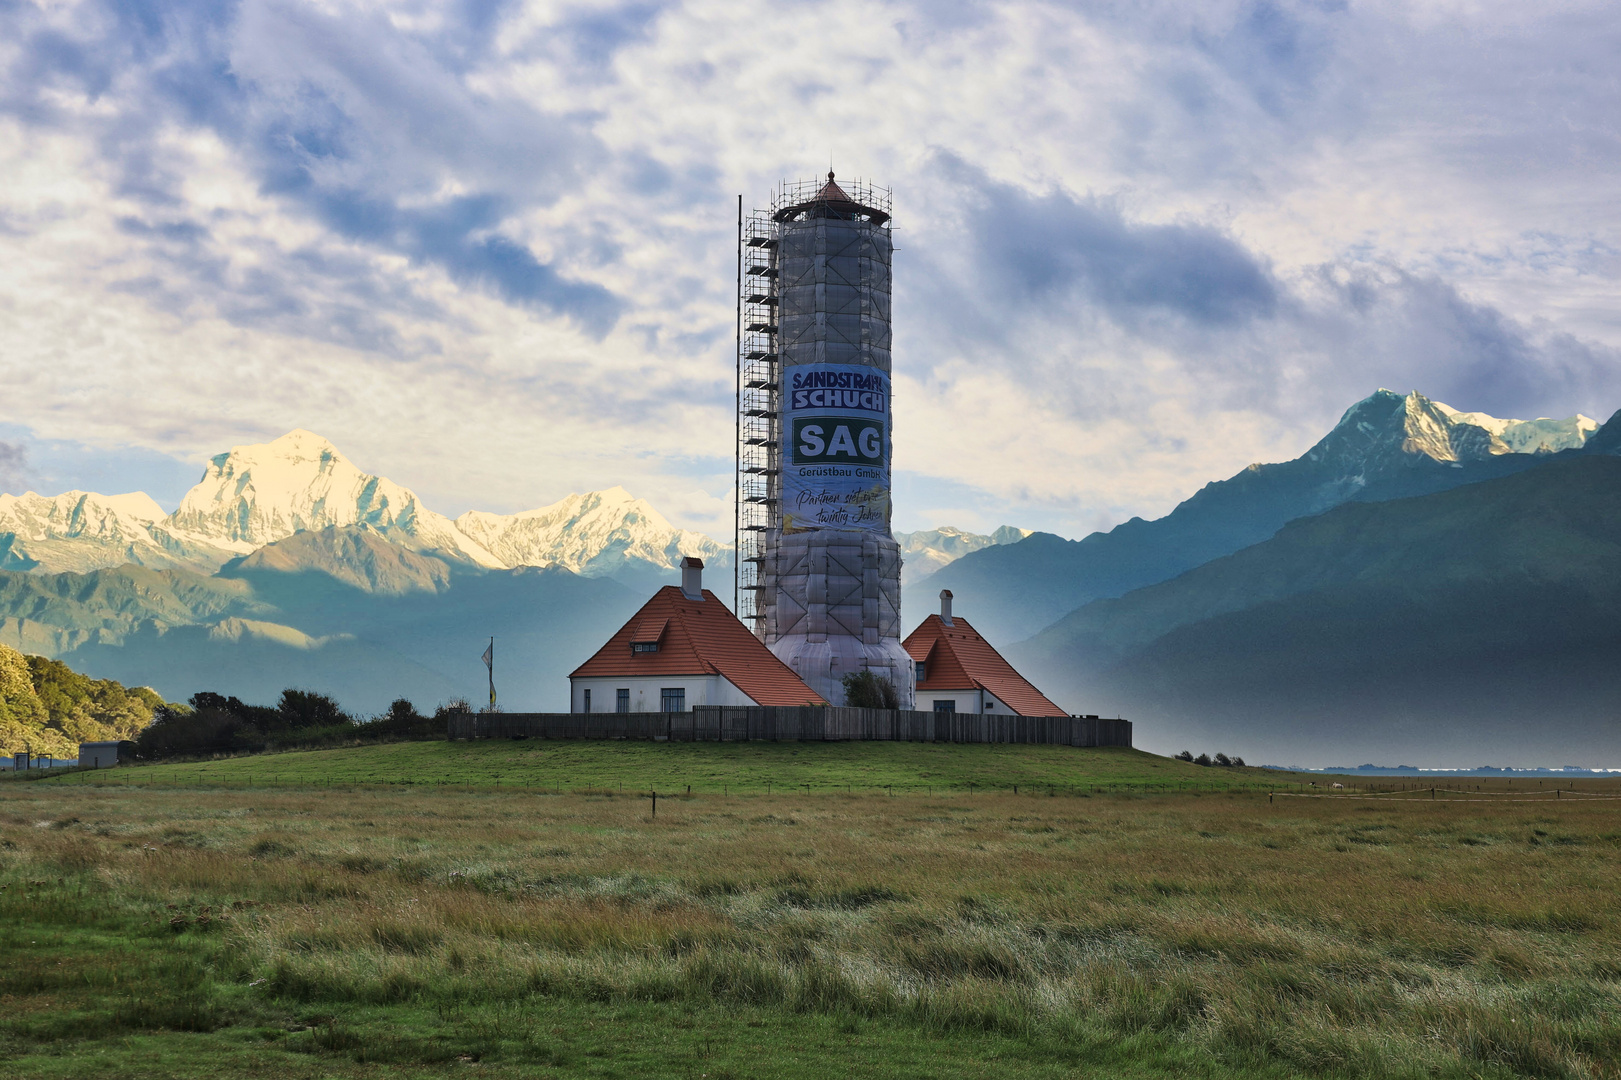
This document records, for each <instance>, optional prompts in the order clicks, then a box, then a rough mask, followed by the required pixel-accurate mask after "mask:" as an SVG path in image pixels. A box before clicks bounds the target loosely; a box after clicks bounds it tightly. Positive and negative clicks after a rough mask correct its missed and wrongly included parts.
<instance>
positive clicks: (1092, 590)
mask: <svg viewBox="0 0 1621 1080" xmlns="http://www.w3.org/2000/svg"><path fill="white" fill-rule="evenodd" d="M1601 434H1603V433H1602V432H1600V433H1597V434H1595V435H1594V436H1593V438H1594V439H1597V438H1599V436H1600V435H1601ZM1503 449H1504V447H1503V446H1502V445H1501V444H1500V443H1496V442H1493V441H1492V439H1491V437H1490V434H1489V433H1488V432H1486V431H1485V430H1484V429H1482V428H1479V427H1475V426H1472V425H1469V424H1458V423H1455V422H1450V421H1449V420H1448V418H1447V417H1446V416H1445V415H1444V414H1442V413H1441V412H1440V411H1439V410H1438V408H1437V407H1436V406H1435V405H1434V404H1433V403H1431V402H1429V401H1428V400H1427V399H1425V398H1423V397H1422V396H1421V395H1418V394H1410V395H1408V396H1407V397H1405V398H1404V397H1402V396H1400V395H1397V394H1392V393H1389V392H1388V391H1380V392H1379V393H1377V394H1374V395H1373V396H1371V397H1369V398H1367V399H1366V400H1364V401H1361V402H1358V403H1357V404H1356V405H1354V406H1352V407H1351V409H1349V410H1348V411H1347V412H1346V414H1345V416H1344V417H1343V418H1342V419H1341V420H1340V422H1339V424H1338V425H1336V426H1335V428H1334V430H1333V431H1331V432H1329V434H1328V435H1327V436H1325V437H1324V438H1323V439H1322V441H1320V442H1319V443H1318V444H1317V445H1316V446H1314V447H1312V449H1311V450H1310V451H1308V452H1307V453H1306V454H1304V455H1302V456H1301V457H1299V458H1296V459H1295V460H1293V461H1286V462H1282V463H1280V464H1273V465H1251V466H1250V467H1249V468H1247V469H1245V470H1244V471H1243V472H1241V473H1239V474H1238V475H1236V476H1233V477H1231V478H1230V479H1227V480H1221V481H1217V482H1214V483H1210V484H1206V485H1205V486H1204V487H1203V488H1201V489H1200V490H1199V491H1198V492H1197V493H1195V494H1194V495H1193V496H1192V497H1191V498H1189V499H1187V500H1186V501H1185V502H1183V503H1181V504H1180V505H1178V506H1177V507H1176V509H1174V510H1173V511H1171V513H1170V514H1168V515H1166V516H1165V517H1163V518H1159V519H1157V520H1155V521H1144V520H1143V519H1141V518H1132V519H1131V520H1130V521H1128V522H1126V523H1124V524H1123V525H1120V526H1118V527H1116V528H1115V529H1113V530H1111V531H1109V532H1107V533H1093V534H1092V535H1090V536H1088V537H1085V538H1084V539H1081V540H1064V539H1062V538H1060V537H1057V536H1052V535H1051V534H1046V533H1037V534H1035V535H1032V536H1030V537H1028V538H1027V539H1025V540H1024V541H1023V542H1021V543H1017V544H1010V545H1007V546H1003V547H995V548H986V549H984V550H982V551H976V552H973V553H971V554H969V555H966V556H964V557H963V558H961V559H959V560H957V561H956V562H954V563H952V564H951V565H949V566H947V567H945V568H944V569H942V570H941V571H940V572H939V573H938V574H935V575H934V576H933V577H932V578H931V579H930V582H929V586H930V588H931V589H934V588H936V587H938V588H947V589H951V590H952V592H953V593H954V594H955V596H956V603H957V606H958V608H959V610H961V611H962V612H963V613H964V614H965V615H968V616H969V617H971V618H973V619H974V620H975V625H976V626H979V627H981V628H982V631H983V632H984V633H985V634H986V635H987V636H989V637H990V638H992V639H993V640H997V641H1003V642H1011V641H1017V640H1020V639H1023V638H1026V637H1029V636H1030V635H1032V634H1034V633H1036V632H1037V631H1039V630H1041V629H1042V628H1043V627H1046V626H1049V625H1051V624H1052V623H1053V622H1055V621H1057V620H1058V619H1059V618H1061V617H1062V616H1064V615H1065V614H1066V613H1068V612H1070V611H1073V610H1075V609H1076V608H1078V607H1080V606H1081V605H1082V604H1086V603H1089V602H1090V601H1092V600H1096V599H1099V598H1101V597H1111V596H1120V595H1122V594H1124V593H1127V592H1130V591H1131V590H1132V589H1137V588H1141V587H1143V586H1145V585H1151V584H1154V583H1155V582H1159V581H1164V580H1166V579H1168V578H1172V577H1175V576H1176V575H1177V574H1180V573H1183V572H1184V571H1186V570H1190V569H1192V568H1193V567H1195V566H1200V565H1203V564H1204V563H1206V562H1209V561H1210V560H1211V559H1215V558H1219V557H1220V556H1223V555H1228V554H1231V553H1232V552H1234V551H1238V550H1240V549H1242V548H1245V547H1248V546H1250V545H1251V544H1257V543H1260V542H1261V541H1262V540H1265V539H1267V538H1268V537H1270V536H1272V535H1273V534H1274V533H1275V532H1277V530H1278V529H1280V528H1282V527H1283V526H1284V525H1285V524H1287V523H1288V522H1290V521H1294V520H1296V519H1298V518H1302V517H1308V516H1310V515H1313V514H1319V513H1322V512H1323V511H1324V510H1327V509H1330V508H1332V507H1334V506H1338V505H1341V504H1343V503H1346V502H1352V501H1355V502H1380V501H1384V500H1389V499H1397V498H1405V497H1409V496H1414V495H1422V494H1428V493H1432V492H1437V491H1445V490H1448V489H1451V488H1455V487H1459V486H1461V485H1464V484H1471V483H1476V482H1479V481H1482V480H1488V479H1492V478H1495V477H1500V476H1507V475H1512V474H1514V473H1517V472H1520V471H1523V470H1525V469H1528V468H1533V467H1535V466H1537V465H1540V464H1542V463H1544V462H1546V461H1547V460H1548V459H1549V457H1550V456H1562V455H1546V454H1512V453H1504V452H1502V451H1503ZM1567 453H1570V452H1567Z"/></svg>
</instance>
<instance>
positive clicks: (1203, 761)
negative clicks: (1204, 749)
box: [1193, 754, 1210, 765]
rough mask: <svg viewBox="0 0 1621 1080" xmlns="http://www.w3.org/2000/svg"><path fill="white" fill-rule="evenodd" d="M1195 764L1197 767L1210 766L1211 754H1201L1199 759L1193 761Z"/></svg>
mask: <svg viewBox="0 0 1621 1080" xmlns="http://www.w3.org/2000/svg"><path fill="white" fill-rule="evenodd" d="M1193 763H1194V764H1195V765H1209V764H1210V755H1209V754H1200V755H1199V756H1198V757H1196V758H1194V759H1193Z"/></svg>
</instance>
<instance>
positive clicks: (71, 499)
mask: <svg viewBox="0 0 1621 1080" xmlns="http://www.w3.org/2000/svg"><path fill="white" fill-rule="evenodd" d="M163 516H164V514H163V508H162V507H160V506H159V505H158V504H157V503H156V502H153V501H152V499H151V498H150V497H148V496H146V495H144V494H142V493H141V492H139V491H136V492H131V493H130V494H127V495H97V494H95V493H93V492H87V491H64V492H63V493H62V494H60V495H37V494H35V493H34V492H32V491H30V492H27V493H26V494H23V495H3V494H0V570H33V569H36V568H44V569H48V570H51V571H62V570H74V571H79V572H85V571H89V570H94V569H96V568H98V567H102V566H117V565H121V564H123V563H127V562H136V563H140V564H142V565H144V566H171V565H176V564H177V563H178V562H179V561H181V560H177V559H175V558H174V557H173V556H171V555H169V554H168V553H167V552H166V551H165V549H164V548H163V547H162V546H161V545H160V544H159V543H158V542H157V541H156V540H155V539H154V538H153V536H152V533H151V531H150V530H151V527H152V526H153V525H154V524H156V523H157V522H159V521H161V520H162V519H163Z"/></svg>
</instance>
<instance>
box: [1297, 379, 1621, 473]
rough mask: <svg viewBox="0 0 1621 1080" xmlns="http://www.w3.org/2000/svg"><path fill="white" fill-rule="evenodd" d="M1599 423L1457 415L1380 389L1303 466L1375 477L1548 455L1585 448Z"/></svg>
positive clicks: (1577, 419) (1415, 395)
mask: <svg viewBox="0 0 1621 1080" xmlns="http://www.w3.org/2000/svg"><path fill="white" fill-rule="evenodd" d="M1598 428H1599V423H1598V421H1597V420H1594V419H1592V418H1591V417H1587V416H1583V415H1581V414H1580V413H1577V414H1576V415H1575V416H1571V417H1567V418H1565V419H1563V420H1550V419H1548V418H1547V417H1542V418H1539V419H1536V420H1505V419H1500V418H1498V417H1495V416H1488V415H1487V414H1486V413H1481V412H1460V411H1459V410H1457V409H1454V408H1452V407H1451V406H1450V405H1444V404H1442V403H1441V402H1439V401H1431V400H1430V399H1429V398H1427V397H1425V396H1424V395H1423V394H1420V393H1419V392H1418V391H1416V390H1415V391H1413V392H1412V393H1410V394H1408V395H1406V396H1405V397H1403V396H1402V395H1400V394H1395V393H1392V392H1391V391H1389V390H1383V389H1381V390H1379V391H1377V392H1375V393H1373V394H1370V395H1369V396H1368V397H1365V398H1363V399H1362V400H1361V401H1359V402H1357V403H1356V404H1355V405H1352V406H1351V407H1350V408H1349V409H1347V410H1346V411H1345V415H1344V416H1342V417H1341V418H1340V422H1339V423H1338V424H1336V425H1334V430H1332V431H1330V432H1329V433H1328V434H1327V435H1326V436H1324V437H1323V440H1322V441H1321V442H1319V443H1318V444H1317V445H1316V446H1314V447H1312V448H1311V449H1310V450H1309V451H1307V453H1306V456H1305V460H1307V461H1311V462H1319V463H1322V464H1324V465H1328V466H1338V467H1340V468H1342V469H1343V470H1344V475H1345V476H1347V477H1358V476H1360V477H1368V478H1371V477H1373V476H1375V475H1377V474H1379V473H1382V472H1385V471H1387V470H1389V469H1391V468H1396V467H1402V466H1406V465H1409V464H1411V463H1412V460H1413V459H1414V458H1429V459H1430V460H1431V461H1440V462H1463V461H1484V460H1486V459H1488V458H1492V457H1498V456H1500V455H1503V454H1549V453H1554V452H1557V451H1559V450H1573V449H1576V448H1578V447H1580V446H1582V445H1583V444H1584V443H1585V442H1586V441H1587V439H1588V437H1589V436H1590V435H1592V434H1593V432H1595V431H1597V430H1598Z"/></svg>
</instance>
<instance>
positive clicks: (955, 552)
mask: <svg viewBox="0 0 1621 1080" xmlns="http://www.w3.org/2000/svg"><path fill="white" fill-rule="evenodd" d="M1029 535H1030V530H1029V529H1019V528H1015V527H1014V526H1012V525H1003V526H1002V527H1001V528H999V529H997V530H996V531H995V532H993V533H991V534H990V535H989V536H987V535H985V534H983V533H971V532H964V531H963V530H962V529H958V528H954V527H953V526H950V525H942V526H941V527H940V528H938V529H920V530H918V531H917V532H909V533H896V534H895V542H896V543H898V544H900V546H901V559H902V562H901V584H902V585H903V586H906V585H913V584H916V583H917V582H919V581H922V580H923V579H924V578H926V577H928V576H929V575H930V574H933V573H934V572H935V571H936V570H939V569H940V568H941V567H944V566H949V565H950V564H951V563H954V562H956V561H957V560H958V559H960V558H962V557H963V556H964V555H967V554H968V553H969V552H973V551H979V550H981V549H983V548H988V547H995V546H997V545H998V544H1017V543H1018V542H1019V541H1020V540H1023V539H1024V538H1025V537H1027V536H1029Z"/></svg>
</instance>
